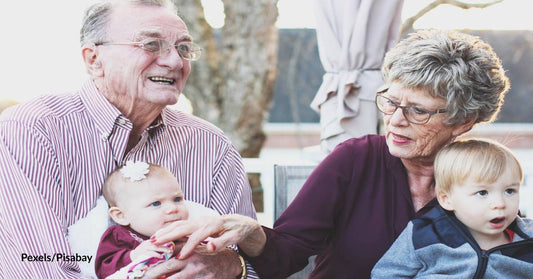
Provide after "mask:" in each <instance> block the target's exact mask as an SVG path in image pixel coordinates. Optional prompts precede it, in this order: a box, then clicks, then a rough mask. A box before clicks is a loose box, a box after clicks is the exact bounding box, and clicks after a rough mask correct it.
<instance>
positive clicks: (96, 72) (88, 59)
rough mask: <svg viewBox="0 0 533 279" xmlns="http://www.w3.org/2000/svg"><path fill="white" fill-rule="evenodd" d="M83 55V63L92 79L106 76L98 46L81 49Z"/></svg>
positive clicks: (87, 46) (91, 45)
mask: <svg viewBox="0 0 533 279" xmlns="http://www.w3.org/2000/svg"><path fill="white" fill-rule="evenodd" d="M81 55H82V57H83V62H85V67H86V68H87V72H88V73H89V75H90V76H91V77H102V76H104V71H103V67H102V63H101V62H100V59H99V56H98V50H97V48H96V45H94V44H90V45H85V46H83V48H82V49H81Z"/></svg>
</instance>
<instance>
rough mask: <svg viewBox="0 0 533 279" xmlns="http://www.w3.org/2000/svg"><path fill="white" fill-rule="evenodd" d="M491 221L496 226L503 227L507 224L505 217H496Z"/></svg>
mask: <svg viewBox="0 0 533 279" xmlns="http://www.w3.org/2000/svg"><path fill="white" fill-rule="evenodd" d="M490 223H491V224H492V226H493V227H494V228H500V227H503V225H504V224H505V218H504V217H498V218H494V219H492V220H490Z"/></svg>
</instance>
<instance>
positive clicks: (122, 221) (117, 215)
mask: <svg viewBox="0 0 533 279" xmlns="http://www.w3.org/2000/svg"><path fill="white" fill-rule="evenodd" d="M108 212H109V216H111V219H113V221H115V223H117V224H119V225H122V226H129V224H130V221H129V220H128V218H126V215H125V214H124V212H122V210H121V209H120V208H118V207H116V206H112V207H110V208H109V210H108Z"/></svg>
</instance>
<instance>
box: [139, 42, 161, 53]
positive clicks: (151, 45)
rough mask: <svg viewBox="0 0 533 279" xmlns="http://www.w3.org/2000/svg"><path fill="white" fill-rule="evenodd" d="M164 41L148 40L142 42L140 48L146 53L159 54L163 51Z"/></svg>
mask: <svg viewBox="0 0 533 279" xmlns="http://www.w3.org/2000/svg"><path fill="white" fill-rule="evenodd" d="M164 44H165V41H163V40H159V39H150V40H145V41H143V42H142V48H143V49H144V50H146V51H149V52H152V53H155V54H159V53H160V52H161V50H162V49H164Z"/></svg>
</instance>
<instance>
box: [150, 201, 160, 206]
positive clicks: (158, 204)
mask: <svg viewBox="0 0 533 279" xmlns="http://www.w3.org/2000/svg"><path fill="white" fill-rule="evenodd" d="M150 205H151V206H160V205H161V202H159V201H156V202H153V203H152V204H150Z"/></svg>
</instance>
